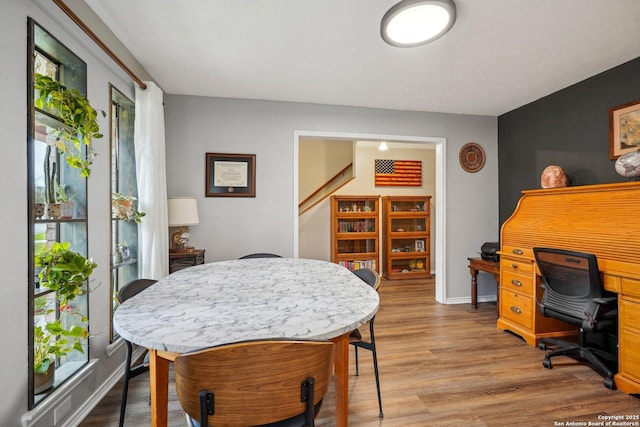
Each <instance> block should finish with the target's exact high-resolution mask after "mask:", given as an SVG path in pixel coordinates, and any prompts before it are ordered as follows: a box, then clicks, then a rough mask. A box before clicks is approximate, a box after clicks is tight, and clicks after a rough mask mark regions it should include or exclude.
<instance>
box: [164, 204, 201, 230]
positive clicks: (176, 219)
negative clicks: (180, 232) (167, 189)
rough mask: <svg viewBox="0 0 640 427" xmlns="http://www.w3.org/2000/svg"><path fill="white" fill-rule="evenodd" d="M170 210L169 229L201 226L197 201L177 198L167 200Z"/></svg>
mask: <svg viewBox="0 0 640 427" xmlns="http://www.w3.org/2000/svg"><path fill="white" fill-rule="evenodd" d="M167 207H168V209H169V227H180V226H183V225H196V224H200V217H199V216H198V203H197V201H196V199H192V198H188V197H175V198H170V199H167Z"/></svg>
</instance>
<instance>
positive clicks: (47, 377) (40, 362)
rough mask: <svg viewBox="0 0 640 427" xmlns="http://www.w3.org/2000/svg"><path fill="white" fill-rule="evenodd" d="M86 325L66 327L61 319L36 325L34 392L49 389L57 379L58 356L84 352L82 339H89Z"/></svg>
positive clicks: (34, 340) (34, 331)
mask: <svg viewBox="0 0 640 427" xmlns="http://www.w3.org/2000/svg"><path fill="white" fill-rule="evenodd" d="M87 337H88V332H87V329H86V328H85V327H82V326H79V325H74V326H72V327H71V328H70V329H65V328H64V327H63V326H62V324H61V323H60V322H59V321H57V320H56V321H53V322H49V323H47V324H46V325H45V326H42V325H36V326H34V329H33V343H34V344H33V345H34V349H33V372H34V392H35V393H36V394H38V393H42V392H43V391H46V390H48V389H49V388H51V386H52V385H53V382H54V380H55V375H54V373H55V360H56V357H63V356H66V355H67V354H68V353H70V352H72V351H79V352H80V353H84V350H83V348H82V341H83V340H85V339H87Z"/></svg>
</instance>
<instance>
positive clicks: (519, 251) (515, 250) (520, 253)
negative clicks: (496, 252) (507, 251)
mask: <svg viewBox="0 0 640 427" xmlns="http://www.w3.org/2000/svg"><path fill="white" fill-rule="evenodd" d="M511 252H513V253H514V254H516V255H522V249H514V250H512V251H511Z"/></svg>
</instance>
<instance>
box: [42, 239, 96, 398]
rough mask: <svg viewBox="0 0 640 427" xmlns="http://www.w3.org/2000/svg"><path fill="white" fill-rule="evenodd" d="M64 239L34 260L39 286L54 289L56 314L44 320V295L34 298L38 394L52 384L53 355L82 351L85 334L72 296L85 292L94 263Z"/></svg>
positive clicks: (82, 318) (84, 320)
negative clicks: (38, 318) (57, 311)
mask: <svg viewBox="0 0 640 427" xmlns="http://www.w3.org/2000/svg"><path fill="white" fill-rule="evenodd" d="M70 246H71V245H70V244H69V243H68V242H55V243H53V245H52V246H51V248H50V249H47V248H44V249H43V251H42V252H40V253H39V254H38V255H37V256H36V259H35V266H36V268H39V269H40V272H39V273H38V278H39V285H40V287H43V288H46V289H49V290H51V291H54V292H55V296H56V298H55V304H56V305H57V307H58V310H59V315H58V316H57V317H56V316H54V318H53V319H48V317H50V315H51V314H52V313H54V311H55V310H54V309H53V308H50V307H47V304H48V302H47V299H46V298H45V297H39V298H36V303H35V308H34V314H35V315H36V318H37V317H40V318H43V317H44V320H41V321H39V322H37V324H36V325H34V329H33V337H34V357H33V369H34V386H35V392H36V393H41V392H42V391H44V390H46V389H47V388H49V387H51V385H52V384H53V372H54V371H55V359H56V357H62V356H66V355H67V354H68V353H70V352H72V351H80V352H83V348H82V342H83V341H84V340H86V339H87V337H88V330H87V318H86V316H84V315H83V314H82V313H79V312H77V311H75V310H74V307H73V301H74V300H75V299H76V297H78V296H80V295H84V294H86V293H87V288H88V286H87V279H88V278H89V276H90V275H91V273H93V270H94V269H95V268H96V267H97V265H96V264H95V263H94V262H92V261H90V260H88V259H87V258H85V257H84V256H83V255H81V254H80V253H78V252H74V251H72V250H71V249H70Z"/></svg>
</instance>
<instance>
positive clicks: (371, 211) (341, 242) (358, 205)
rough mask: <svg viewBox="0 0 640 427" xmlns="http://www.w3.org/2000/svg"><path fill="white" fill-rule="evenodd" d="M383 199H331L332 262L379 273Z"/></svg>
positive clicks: (357, 197)
mask: <svg viewBox="0 0 640 427" xmlns="http://www.w3.org/2000/svg"><path fill="white" fill-rule="evenodd" d="M379 200H380V196H331V261H332V262H335V263H338V264H341V265H343V266H345V267H347V268H348V269H350V270H357V269H359V268H370V269H371V270H375V271H379V269H378V267H379V264H380V262H379V259H380V258H379V232H380V227H379V215H380V211H379Z"/></svg>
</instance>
